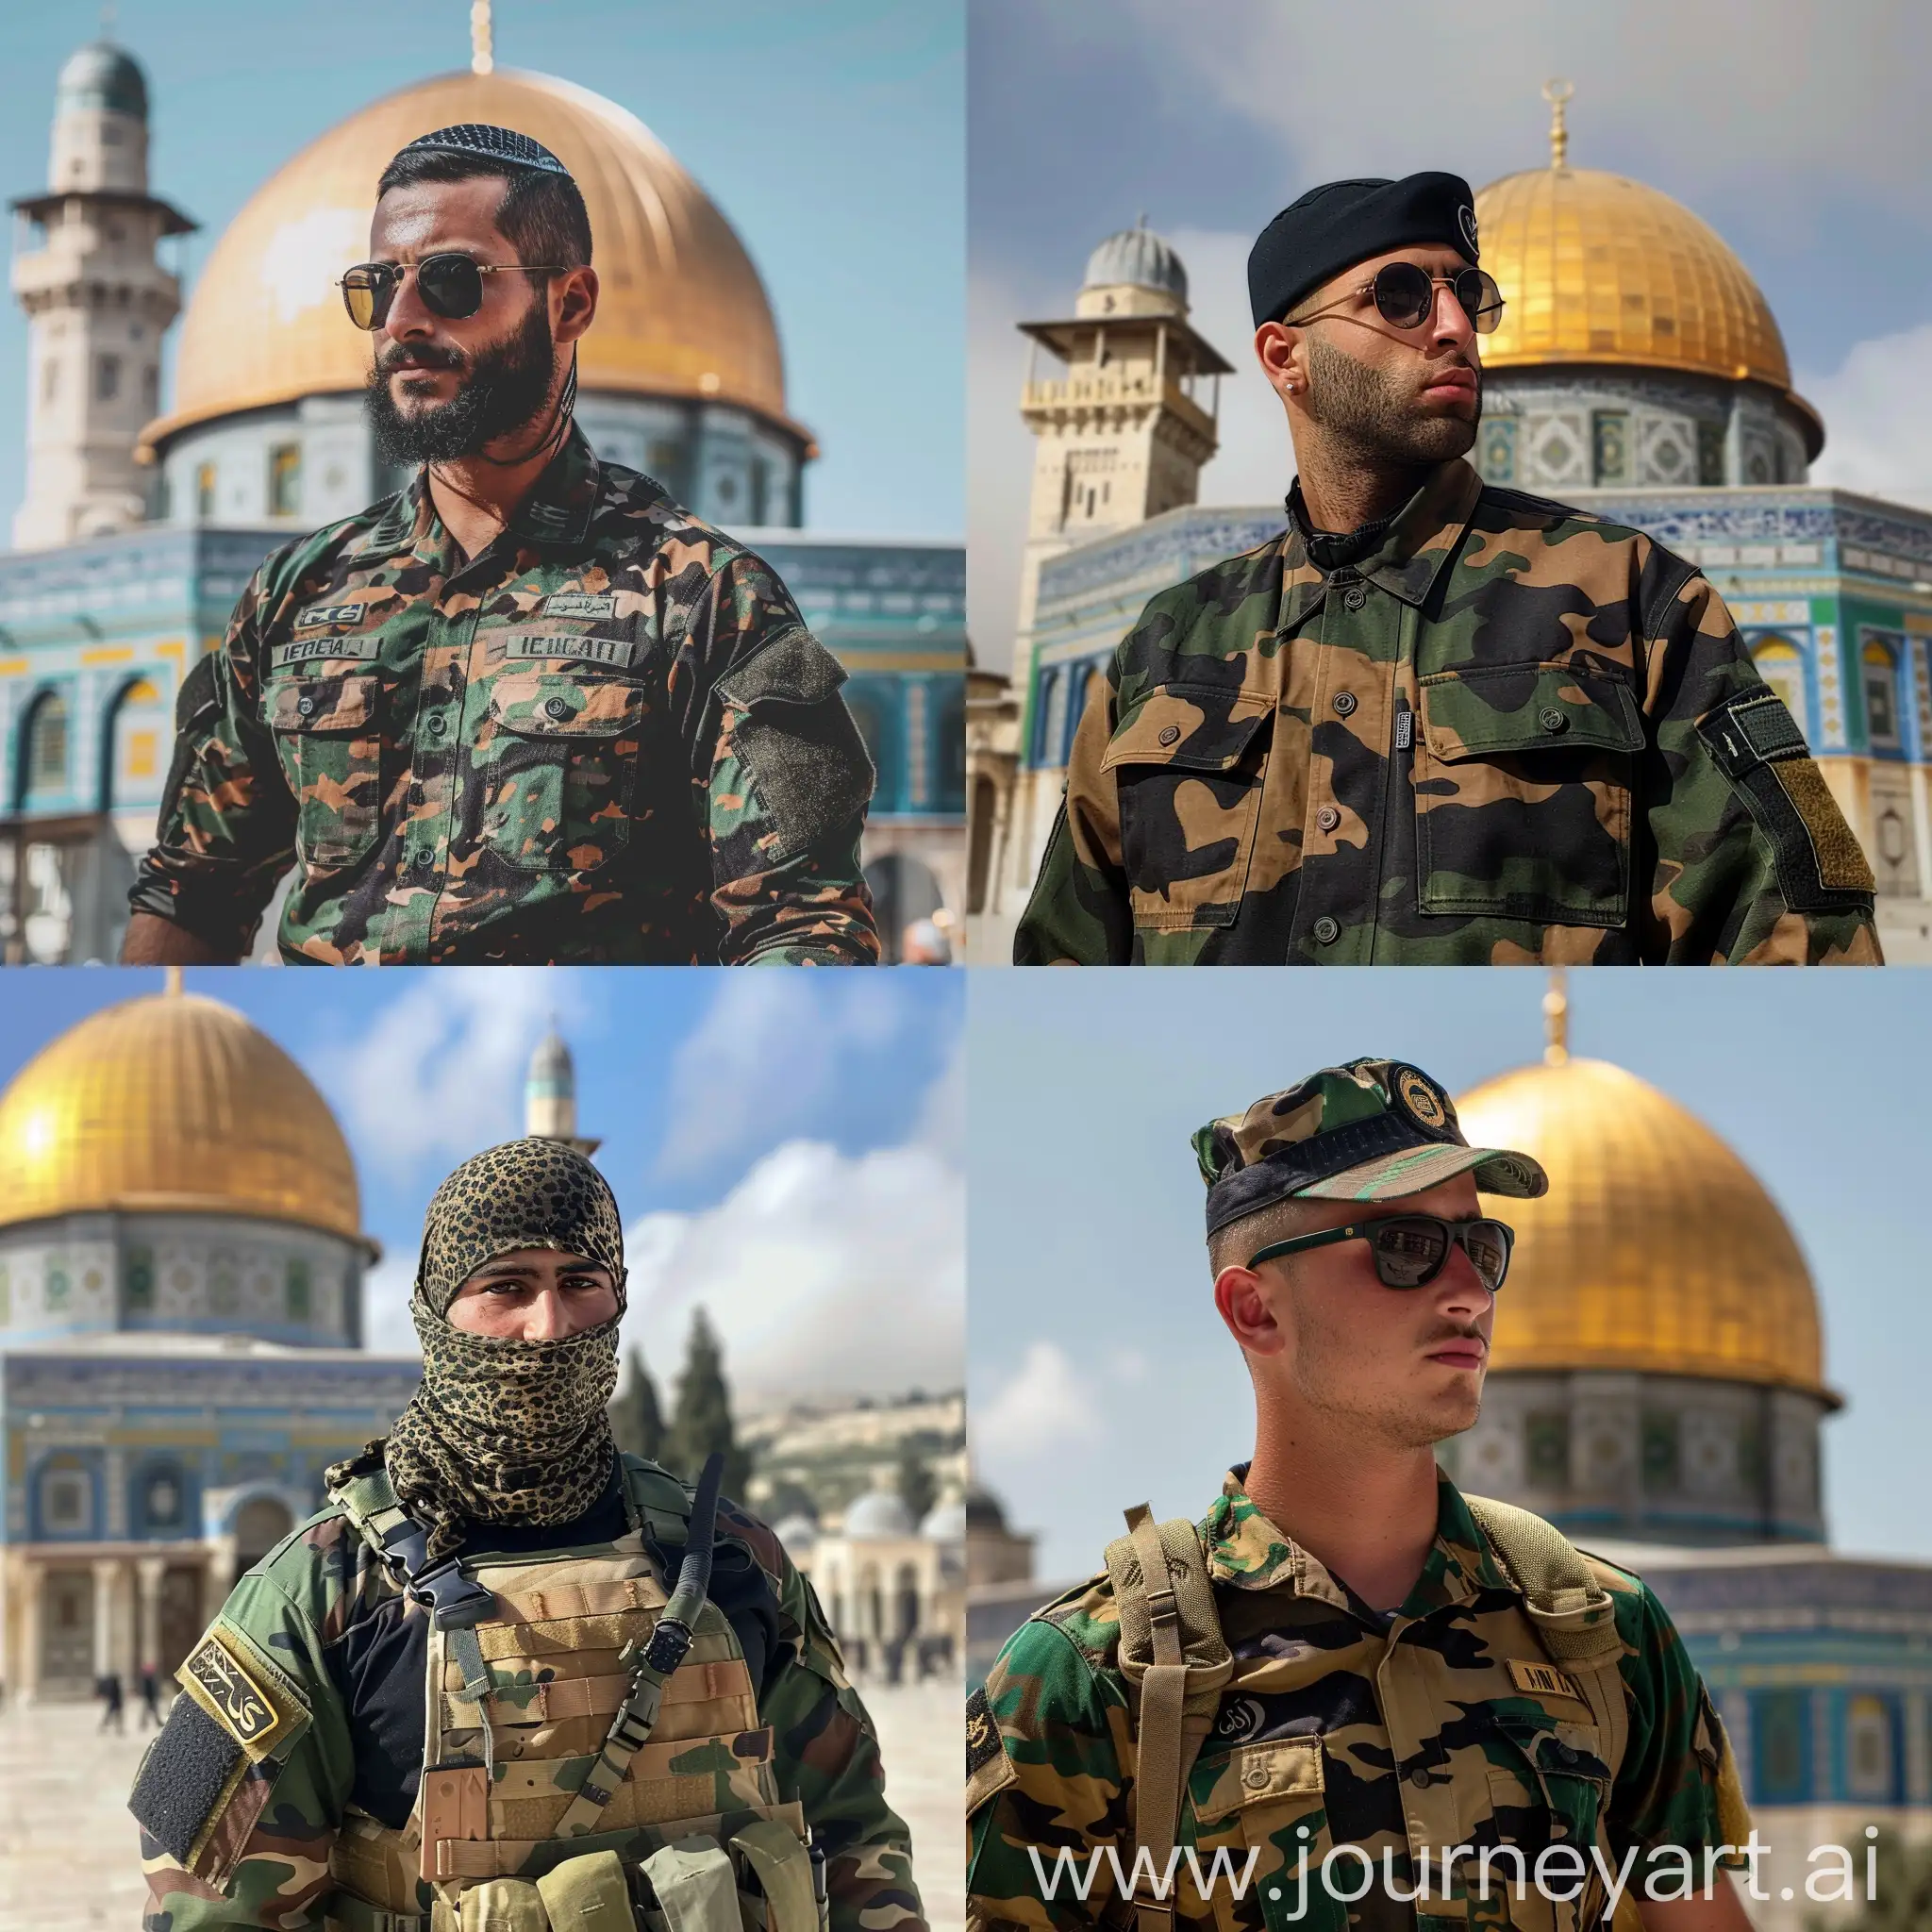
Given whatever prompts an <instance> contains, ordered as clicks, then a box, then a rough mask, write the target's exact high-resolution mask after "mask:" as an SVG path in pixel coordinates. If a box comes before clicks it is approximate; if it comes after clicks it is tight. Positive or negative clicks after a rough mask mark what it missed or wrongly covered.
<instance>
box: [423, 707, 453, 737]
mask: <svg viewBox="0 0 1932 1932" xmlns="http://www.w3.org/2000/svg"><path fill="white" fill-rule="evenodd" d="M424 729H425V730H426V731H427V732H428V733H429V735H430V737H431V738H441V736H442V734H443V733H444V732H445V731H447V730H448V729H449V722H448V720H447V719H445V718H444V717H443V715H442V713H441V711H431V712H430V714H429V722H428V724H426V725H425V726H424Z"/></svg>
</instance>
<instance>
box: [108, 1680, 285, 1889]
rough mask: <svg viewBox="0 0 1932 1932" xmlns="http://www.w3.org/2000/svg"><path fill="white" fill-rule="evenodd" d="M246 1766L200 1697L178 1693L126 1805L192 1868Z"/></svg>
mask: <svg viewBox="0 0 1932 1932" xmlns="http://www.w3.org/2000/svg"><path fill="white" fill-rule="evenodd" d="M248 1768H249V1765H248V1758H247V1757H246V1755H245V1754H244V1753H243V1751H242V1747H241V1745H240V1744H238V1743H237V1742H236V1741H235V1739H234V1736H233V1734H232V1733H231V1732H229V1731H228V1730H226V1729H225V1728H224V1727H223V1726H222V1725H220V1724H217V1723H216V1722H215V1721H214V1719H212V1718H211V1717H209V1716H208V1712H207V1711H205V1710H204V1709H203V1708H202V1707H201V1704H200V1702H199V1701H198V1700H197V1699H195V1698H193V1697H192V1696H191V1697H178V1698H176V1699H175V1704H174V1707H173V1708H172V1709H170V1711H169V1712H168V1721H167V1723H166V1724H163V1725H162V1726H161V1731H160V1735H159V1736H158V1738H157V1739H156V1740H154V1742H153V1743H152V1744H150V1745H149V1746H148V1749H147V1755H146V1757H143V1758H142V1761H141V1772H140V1774H139V1775H138V1776H137V1777H136V1779H135V1781H134V1790H133V1791H132V1792H131V1793H130V1794H129V1796H128V1800H127V1808H128V1809H129V1810H130V1811H131V1812H133V1813H134V1818H135V1822H136V1823H137V1824H139V1825H140V1826H141V1828H142V1831H144V1832H145V1833H146V1834H147V1835H148V1837H149V1838H151V1839H152V1840H154V1841H155V1843H156V1844H158V1846H159V1847H160V1849H161V1850H162V1851H164V1852H165V1853H166V1854H167V1855H168V1857H171V1858H173V1859H174V1860H175V1863H176V1864H177V1865H180V1866H183V1867H184V1868H186V1869H188V1870H191V1871H192V1869H193V1866H194V1861H195V1855H196V1853H197V1852H198V1851H199V1850H200V1849H201V1847H202V1845H203V1844H204V1843H205V1841H206V1840H207V1839H208V1835H209V1831H210V1827H211V1826H213V1825H214V1824H216V1823H217V1822H218V1821H219V1820H220V1818H221V1817H222V1815H223V1814H224V1813H225V1811H226V1810H227V1808H228V1807H229V1805H230V1804H231V1803H232V1801H233V1800H234V1798H235V1797H236V1795H237V1793H238V1791H239V1790H240V1789H241V1785H242V1779H243V1777H244V1776H245V1775H246V1774H247V1772H248ZM263 1795H264V1797H265V1796H266V1792H264V1793H263ZM250 1822H251V1823H252V1822H253V1821H252V1820H251V1821H250Z"/></svg>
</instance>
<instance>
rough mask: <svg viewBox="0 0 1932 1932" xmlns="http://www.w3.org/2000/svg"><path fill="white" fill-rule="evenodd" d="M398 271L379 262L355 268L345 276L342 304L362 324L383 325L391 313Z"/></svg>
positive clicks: (358, 325)
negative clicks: (377, 264) (379, 264)
mask: <svg viewBox="0 0 1932 1932" xmlns="http://www.w3.org/2000/svg"><path fill="white" fill-rule="evenodd" d="M394 286H395V275H394V271H393V270H391V269H386V268H381V267H377V266H374V265H372V266H369V267H362V268H352V269H350V270H349V271H348V273H347V274H346V275H343V277H342V307H343V308H346V309H347V310H348V311H349V320H350V321H351V322H353V323H354V324H355V325H356V326H357V327H358V328H380V327H381V326H382V322H383V318H384V317H385V316H386V315H387V314H388V313H389V298H390V291H391V290H392V289H393V288H394Z"/></svg>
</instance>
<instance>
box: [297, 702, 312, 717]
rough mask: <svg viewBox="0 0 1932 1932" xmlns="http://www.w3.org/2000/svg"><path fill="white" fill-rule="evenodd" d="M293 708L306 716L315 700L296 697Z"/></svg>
mask: <svg viewBox="0 0 1932 1932" xmlns="http://www.w3.org/2000/svg"><path fill="white" fill-rule="evenodd" d="M295 708H296V710H298V711H299V712H300V713H301V714H302V716H303V717H305V718H306V717H308V714H309V713H310V712H311V711H313V710H314V709H315V700H314V699H313V698H297V699H296V700H295Z"/></svg>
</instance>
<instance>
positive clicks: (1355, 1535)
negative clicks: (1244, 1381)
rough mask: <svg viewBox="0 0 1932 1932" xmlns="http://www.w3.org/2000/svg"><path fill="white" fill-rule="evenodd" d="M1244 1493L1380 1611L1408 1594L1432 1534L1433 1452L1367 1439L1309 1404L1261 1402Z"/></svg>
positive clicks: (1269, 1518) (1275, 1522)
mask: <svg viewBox="0 0 1932 1932" xmlns="http://www.w3.org/2000/svg"><path fill="white" fill-rule="evenodd" d="M1247 1491H1248V1494H1249V1495H1250V1496H1252V1497H1253V1498H1254V1500H1255V1506H1256V1507H1257V1508H1258V1509H1259V1510H1260V1511H1261V1513H1262V1515H1264V1516H1265V1517H1267V1519H1268V1521H1269V1522H1270V1523H1272V1524H1274V1526H1275V1527H1276V1528H1277V1529H1281V1530H1285V1531H1286V1532H1287V1533H1288V1534H1289V1535H1290V1536H1291V1537H1292V1538H1293V1539H1294V1541H1296V1542H1298V1543H1299V1544H1300V1545H1301V1546H1302V1548H1303V1549H1305V1550H1307V1552H1308V1554H1309V1555H1310V1556H1312V1557H1315V1558H1316V1559H1317V1560H1318V1561H1319V1562H1320V1563H1321V1564H1322V1565H1323V1567H1324V1569H1326V1570H1328V1571H1329V1572H1330V1573H1331V1574H1334V1575H1336V1576H1339V1577H1341V1578H1343V1579H1344V1580H1345V1581H1346V1582H1347V1583H1348V1585H1349V1587H1350V1589H1352V1590H1353V1591H1355V1592H1356V1594H1357V1596H1359V1597H1361V1598H1362V1599H1363V1600H1364V1601H1365V1602H1366V1603H1369V1604H1371V1605H1373V1606H1374V1608H1376V1609H1378V1610H1392V1609H1394V1608H1395V1607H1397V1606H1398V1605H1399V1604H1400V1603H1401V1602H1402V1601H1403V1599H1404V1598H1405V1597H1407V1594H1408V1592H1409V1591H1410V1590H1411V1589H1412V1588H1413V1587H1414V1585H1415V1580H1416V1578H1417V1577H1418V1576H1420V1575H1421V1574H1422V1571H1423V1564H1424V1560H1425V1559H1426V1558H1427V1557H1428V1553H1429V1546H1430V1544H1431V1543H1433V1542H1434V1541H1435V1538H1436V1457H1435V1452H1434V1451H1433V1450H1432V1449H1427V1448H1423V1449H1391V1448H1389V1447H1388V1446H1386V1445H1385V1444H1382V1443H1378V1442H1366V1441H1362V1440H1361V1439H1360V1438H1359V1437H1357V1436H1352V1435H1351V1434H1350V1433H1349V1432H1348V1431H1347V1430H1345V1429H1338V1428H1337V1427H1336V1426H1335V1422H1334V1419H1333V1418H1332V1417H1326V1416H1316V1415H1313V1414H1311V1413H1309V1412H1307V1410H1306V1409H1302V1410H1300V1411H1299V1412H1285V1411H1283V1410H1282V1409H1280V1408H1279V1407H1272V1406H1270V1405H1267V1404H1264V1405H1263V1406H1262V1407H1261V1410H1260V1413H1259V1414H1258V1415H1257V1419H1256V1424H1255V1459H1254V1462H1253V1464H1252V1465H1251V1466H1250V1468H1249V1470H1248V1480H1247Z"/></svg>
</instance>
